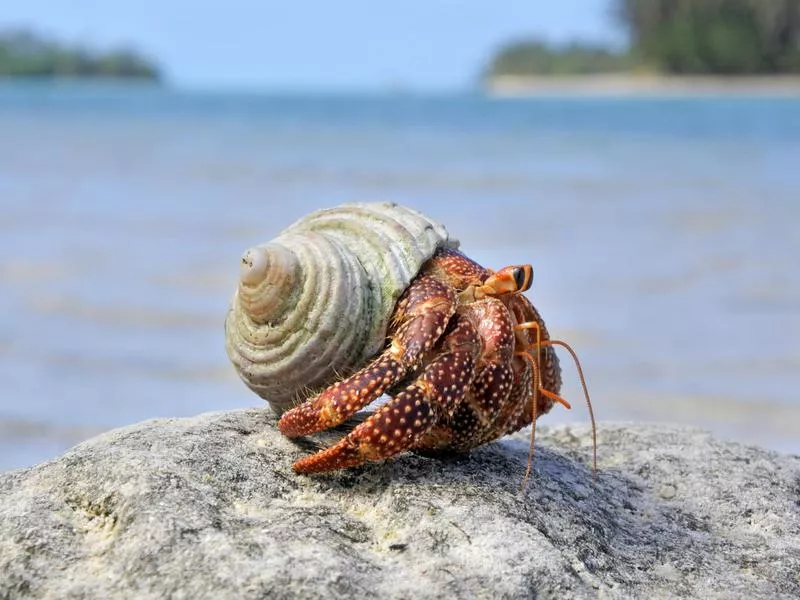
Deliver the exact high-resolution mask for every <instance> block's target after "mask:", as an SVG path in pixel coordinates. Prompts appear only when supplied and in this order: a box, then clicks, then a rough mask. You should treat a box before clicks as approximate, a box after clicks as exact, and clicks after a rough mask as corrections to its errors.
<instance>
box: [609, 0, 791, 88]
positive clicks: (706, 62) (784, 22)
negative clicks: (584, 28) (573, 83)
mask: <svg viewBox="0 0 800 600" xmlns="http://www.w3.org/2000/svg"><path fill="white" fill-rule="evenodd" d="M615 9H616V15H617V17H618V19H619V20H620V22H621V23H622V24H623V25H624V26H625V28H626V29H627V30H628V32H629V34H630V38H631V42H632V49H633V52H634V53H635V54H636V55H637V56H638V57H639V59H640V60H641V61H642V62H643V63H645V64H647V65H651V66H653V67H655V68H657V69H659V70H662V71H665V72H667V73H680V74H706V73H710V74H722V75H744V74H761V73H800V0H617V4H616V7H615Z"/></svg>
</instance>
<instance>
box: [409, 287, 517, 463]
mask: <svg viewBox="0 0 800 600" xmlns="http://www.w3.org/2000/svg"><path fill="white" fill-rule="evenodd" d="M459 310H460V311H461V313H462V314H464V315H465V316H467V317H468V318H470V319H471V320H472V322H473V324H474V325H475V327H476V330H477V331H478V333H479V336H480V338H481V340H482V341H483V344H482V351H481V354H480V358H479V359H478V363H477V366H476V368H475V371H476V376H475V379H474V381H473V383H472V386H471V387H470V390H469V393H468V394H467V396H466V398H464V401H463V402H461V403H460V404H459V405H458V407H457V408H456V410H455V412H454V414H453V415H452V417H450V416H449V415H448V416H447V417H445V418H442V419H441V420H440V421H439V422H437V424H436V425H435V426H434V427H433V428H432V429H431V430H430V431H429V432H428V433H427V434H426V435H425V436H424V437H423V438H422V439H421V440H420V442H419V444H418V445H417V446H415V447H414V448H413V450H414V451H415V452H418V453H419V454H423V455H425V456H435V455H437V454H442V453H444V454H451V453H453V452H464V451H466V450H469V449H471V448H473V447H475V446H476V445H477V444H476V443H475V440H479V439H482V438H483V437H484V436H486V435H487V433H488V434H491V432H493V431H494V429H495V423H496V422H497V419H498V418H503V415H504V414H505V412H507V410H508V409H507V403H508V397H509V395H510V394H512V392H513V389H514V388H513V383H514V373H513V372H512V368H511V366H510V362H511V358H512V353H513V349H514V333H513V325H512V322H511V320H510V318H509V315H508V311H507V310H506V309H505V307H504V306H503V304H502V303H501V302H500V301H499V300H497V299H495V298H486V299H483V300H478V301H476V302H474V303H473V304H469V305H467V306H465V307H462V308H461V309H459ZM512 408H513V407H512ZM504 411H505V412H504ZM489 439H493V438H491V437H490V438H489ZM487 441H488V440H487Z"/></svg>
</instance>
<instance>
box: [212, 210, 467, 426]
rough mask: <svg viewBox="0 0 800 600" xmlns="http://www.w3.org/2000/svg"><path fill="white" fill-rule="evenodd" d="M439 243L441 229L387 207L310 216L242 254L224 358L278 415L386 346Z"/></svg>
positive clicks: (445, 237)
mask: <svg viewBox="0 0 800 600" xmlns="http://www.w3.org/2000/svg"><path fill="white" fill-rule="evenodd" d="M442 246H447V247H451V248H456V247H458V242H457V241H456V240H454V239H451V238H450V236H449V234H448V233H447V230H446V229H445V228H444V226H442V225H441V224H439V223H437V222H435V221H433V220H431V219H429V218H428V217H426V216H425V215H423V214H421V213H419V212H417V211H415V210H412V209H410V208H406V207H403V206H400V205H397V204H392V203H376V204H344V205H341V206H338V207H336V208H331V209H327V210H320V211H317V212H314V213H312V214H309V215H307V216H305V217H303V218H302V219H300V220H299V221H297V222H296V223H294V224H293V225H291V226H290V227H289V228H287V229H285V230H284V231H283V232H282V233H281V234H280V235H278V237H277V238H275V239H274V240H272V241H271V242H268V243H266V244H261V245H258V246H255V247H253V248H250V249H249V250H247V251H246V252H245V253H244V254H243V256H242V259H241V270H240V275H239V285H238V288H237V290H236V293H235V294H234V296H233V300H232V302H231V306H230V309H229V310H228V316H227V318H226V320H225V346H226V350H227V352H228V357H229V358H230V360H231V362H232V363H233V365H234V367H235V368H236V371H237V372H238V373H239V376H240V377H241V378H242V380H243V381H244V382H245V383H246V384H247V385H248V386H249V387H250V389H252V390H253V391H254V392H255V393H256V394H258V395H259V396H261V397H262V398H264V399H265V400H267V401H268V402H269V403H270V405H271V406H272V408H273V410H275V411H276V412H277V413H278V414H281V413H282V412H284V411H285V410H287V409H288V408H290V407H291V406H293V405H294V404H295V403H296V402H297V401H298V400H300V399H303V398H304V397H306V396H308V395H309V394H311V393H314V392H316V391H319V390H321V389H323V388H324V387H326V386H328V385H330V384H331V383H333V382H334V381H335V380H336V379H337V378H338V377H339V376H341V375H343V374H348V373H350V372H353V371H354V370H356V369H358V368H360V367H361V366H363V365H364V364H365V362H366V361H367V360H369V358H371V357H372V356H373V355H374V354H376V353H377V352H378V351H379V350H380V349H381V348H382V347H383V345H384V344H385V341H386V329H387V326H388V323H389V319H390V317H391V315H392V311H393V309H394V305H395V303H396V302H397V299H398V298H399V297H400V295H401V294H402V293H403V290H405V288H406V287H407V286H408V284H409V283H410V282H411V280H412V279H413V278H414V277H415V276H416V275H417V273H418V272H419V270H420V268H421V267H422V265H423V264H424V263H425V262H426V261H427V260H428V259H429V258H430V257H431V256H433V254H434V253H435V252H436V250H437V249H438V248H440V247H442Z"/></svg>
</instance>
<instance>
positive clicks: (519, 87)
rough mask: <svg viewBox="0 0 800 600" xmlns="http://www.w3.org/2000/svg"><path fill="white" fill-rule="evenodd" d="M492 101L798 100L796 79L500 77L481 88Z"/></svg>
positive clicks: (616, 75) (798, 81)
mask: <svg viewBox="0 0 800 600" xmlns="http://www.w3.org/2000/svg"><path fill="white" fill-rule="evenodd" d="M483 89H484V91H485V92H486V93H487V94H488V95H490V96H495V97H529V96H531V97H533V96H555V95H565V96H677V97H683V96H725V95H737V96H780V97H796V98H800V76H797V75H768V76H752V77H739V76H737V77H724V76H709V75H697V76H672V75H670V76H667V75H634V74H628V73H612V74H607V73H603V74H597V75H543V76H541V77H528V76H514V75H500V76H496V77H491V78H489V79H488V80H487V81H486V82H484V84H483Z"/></svg>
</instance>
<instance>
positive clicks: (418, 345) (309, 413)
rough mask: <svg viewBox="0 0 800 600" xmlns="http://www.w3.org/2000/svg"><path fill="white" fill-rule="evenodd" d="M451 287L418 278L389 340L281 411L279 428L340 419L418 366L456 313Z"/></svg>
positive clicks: (292, 432)
mask: <svg viewBox="0 0 800 600" xmlns="http://www.w3.org/2000/svg"><path fill="white" fill-rule="evenodd" d="M455 303H456V298H455V292H454V291H453V290H452V289H451V288H450V287H448V286H446V285H445V284H444V283H442V282H441V281H439V280H438V279H436V278H435V277H431V276H428V275H421V276H419V277H417V278H416V279H415V280H414V281H413V282H412V283H411V285H410V286H409V287H408V289H407V290H406V292H405V293H404V294H403V296H402V297H401V298H400V300H399V302H398V304H397V308H396V310H395V314H394V317H393V325H392V329H393V333H391V338H392V343H391V345H390V346H389V347H388V348H386V350H384V351H383V352H382V353H381V355H380V356H379V357H378V358H377V359H375V360H374V361H373V362H371V363H370V364H369V365H367V366H366V367H365V368H364V369H362V370H361V371H358V372H357V373H354V374H353V375H351V376H350V377H348V378H346V379H343V380H342V381H339V382H337V383H334V384H333V385H331V386H330V387H328V388H327V389H325V390H324V391H323V392H322V393H320V394H318V395H317V396H315V397H314V398H312V399H310V400H308V401H306V402H305V403H303V404H301V405H300V406H297V407H295V408H293V409H292V410H290V411H288V412H286V413H285V414H284V415H283V416H282V417H281V419H280V421H279V422H278V428H279V429H280V431H281V433H283V434H284V435H286V436H288V437H299V436H302V435H308V434H311V433H314V432H316V431H321V430H323V429H328V428H329V427H334V426H336V425H339V424H340V423H342V422H344V421H345V420H347V418H349V417H350V416H351V415H353V414H354V413H355V412H356V411H358V410H361V409H362V408H364V407H365V406H366V405H367V404H369V403H370V402H372V401H373V400H375V399H377V398H378V397H379V396H380V395H381V394H383V393H384V392H385V391H386V390H387V389H389V388H390V387H392V386H393V385H394V384H396V383H397V382H398V381H400V380H401V379H403V377H405V376H406V374H407V373H409V372H410V371H412V370H413V369H415V368H417V367H418V366H419V364H420V362H421V359H422V357H423V355H424V354H425V353H426V352H427V351H428V350H430V349H431V348H432V347H433V345H434V344H435V343H436V342H437V340H438V339H439V338H440V337H441V335H442V333H443V332H444V330H445V327H446V326H447V323H448V321H449V320H450V318H451V317H452V316H453V313H454V312H455Z"/></svg>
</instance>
